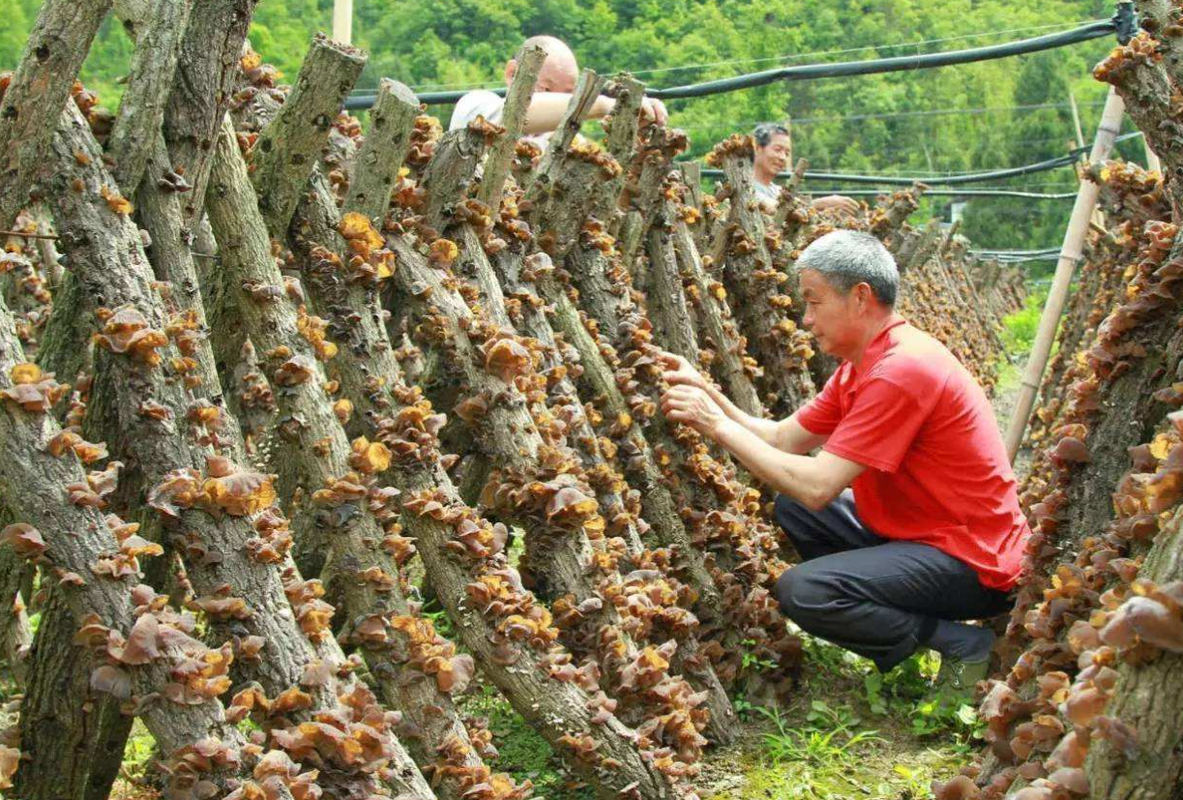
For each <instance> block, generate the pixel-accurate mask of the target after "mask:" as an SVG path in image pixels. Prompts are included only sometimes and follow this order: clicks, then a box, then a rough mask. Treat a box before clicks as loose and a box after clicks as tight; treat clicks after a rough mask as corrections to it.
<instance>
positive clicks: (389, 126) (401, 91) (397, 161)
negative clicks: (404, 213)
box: [342, 78, 419, 226]
mask: <svg viewBox="0 0 1183 800" xmlns="http://www.w3.org/2000/svg"><path fill="white" fill-rule="evenodd" d="M418 113H419V100H418V98H417V97H415V93H414V92H412V91H411V90H410V89H409V88H407V87H406V86H405V85H404V84H401V83H399V82H398V81H392V80H390V79H389V78H383V79H382V80H381V81H380V82H379V84H378V97H377V99H376V100H375V101H374V106H373V108H371V109H370V130H369V132H368V133H366V138H365V141H364V142H362V145H361V149H360V150H359V151H358V154H357V158H356V159H355V160H354V162H353V170H352V172H351V173H350V177H349V193H348V194H347V195H346V196H345V203H344V205H343V207H342V208H343V210H344V211H345V212H346V213H348V212H350V211H353V212H357V213H358V214H364V215H366V216H367V217H369V218H370V221H371V222H373V223H375V224H376V225H379V226H380V225H381V222H382V220H383V218H384V217H385V216H386V208H387V206H389V205H390V192H391V190H392V189H393V188H394V184H395V183H396V182H397V181H398V171H399V169H401V168H402V165H403V160H404V159H406V157H407V153H408V151H410V149H411V131H412V130H413V129H414V122H415V117H416V116H417V115H418Z"/></svg>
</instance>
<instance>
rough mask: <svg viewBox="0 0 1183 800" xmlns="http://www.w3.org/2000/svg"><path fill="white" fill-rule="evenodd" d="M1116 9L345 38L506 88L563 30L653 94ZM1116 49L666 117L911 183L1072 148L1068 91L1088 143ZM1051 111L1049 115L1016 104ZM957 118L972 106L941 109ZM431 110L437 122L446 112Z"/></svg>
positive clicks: (1038, 207) (675, 3) (1047, 185)
mask: <svg viewBox="0 0 1183 800" xmlns="http://www.w3.org/2000/svg"><path fill="white" fill-rule="evenodd" d="M39 5H40V0H9V2H8V6H9V9H10V10H9V13H8V16H7V18H6V20H5V23H6V24H5V26H3V28H2V29H0V69H10V68H12V67H13V66H14V65H15V64H16V63H17V61H18V60H19V58H20V52H21V48H22V47H23V43H24V40H25V37H26V35H27V31H28V30H29V29H30V28H31V27H32V25H33V23H34V20H35V17H36V12H37V8H38V7H39ZM1111 12H1112V7H1111V4H1110V3H1101V2H1098V0H1048V2H1045V3H1024V2H1019V0H956V1H955V2H952V3H938V2H935V1H934V0H827V1H826V2H824V3H817V2H810V1H809V0H762V1H761V2H755V0H587V1H586V2H576V0H451V2H447V3H442V4H441V3H422V2H419V0H355V3H354V24H353V31H354V39H355V44H357V45H359V46H360V47H363V48H365V49H366V50H367V51H368V52H369V54H370V60H369V63H368V65H367V67H366V70H365V72H364V73H363V75H362V78H361V80H360V82H359V84H358V88H359V89H373V88H374V87H375V86H376V85H377V83H378V79H379V78H380V77H383V76H387V77H392V78H396V79H398V80H401V81H403V82H405V83H407V84H409V85H411V86H412V87H415V88H417V89H420V90H429V89H440V88H465V89H466V88H474V87H478V86H498V85H501V84H502V83H503V82H504V81H503V72H504V65H505V61H506V59H508V58H510V57H511V56H512V55H513V54H514V53H515V52H516V50H517V48H518V46H519V45H520V43H521V41H522V38H523V37H524V36H528V35H532V34H539V33H549V34H554V35H557V36H560V37H563V38H565V39H566V40H567V41H568V42H570V44H571V45H572V47H573V49H574V50H575V53H576V54H577V56H578V57H579V59H580V63H581V64H583V65H585V66H589V67H592V68H593V69H596V70H597V71H599V72H601V73H604V74H611V73H614V72H616V71H617V70H622V69H624V70H630V71H632V72H633V73H635V74H636V75H637V76H638V77H639V78H641V79H642V80H644V81H646V82H648V83H650V84H652V85H656V86H671V85H680V84H686V83H693V82H696V81H701V80H708V79H713V78H723V77H729V76H733V75H737V74H740V73H745V72H754V71H757V70H763V69H769V68H773V67H776V66H781V65H785V64H793V63H810V62H824V61H842V60H861V59H872V58H877V57H886V56H898V55H903V54H912V53H924V52H937V51H943V50H952V49H959V48H965V47H977V46H982V45H986V44H993V43H997V42H1003V41H1011V40H1014V39H1017V38H1022V37H1025V36H1035V35H1039V34H1041V33H1045V32H1047V30H1046V28H1045V29H1043V30H1031V28H1033V27H1038V26H1060V28H1061V29H1062V28H1067V27H1070V26H1072V25H1074V24H1076V23H1079V22H1081V21H1084V20H1089V19H1096V18H1098V17H1101V16H1106V15H1108V14H1110V13H1111ZM331 17H332V0H268V2H266V3H261V4H259V7H258V9H257V10H256V12H255V19H254V24H253V25H252V27H251V42H252V44H253V45H254V47H255V48H256V49H257V50H258V51H259V52H260V53H262V55H263V57H264V58H265V59H267V60H268V61H270V62H272V63H274V64H275V65H276V66H277V67H278V68H279V69H280V70H281V71H282V72H283V73H284V74H285V75H286V76H287V77H288V79H292V78H294V76H295V75H296V73H297V71H298V70H299V66H300V62H301V60H302V59H303V56H304V52H305V50H306V49H307V46H308V42H309V40H310V38H311V37H312V35H313V34H314V33H315V32H316V31H318V30H328V29H329V27H330V25H331ZM991 31H993V32H995V33H994V34H993V35H989V36H978V35H973V34H981V33H984V32H991ZM1112 45H1113V42H1112V40H1109V39H1101V40H1097V41H1092V42H1088V43H1085V44H1081V45H1076V46H1073V47H1069V48H1061V49H1057V50H1052V51H1046V52H1042V53H1037V54H1032V55H1028V56H1023V57H1019V58H1011V59H1005V60H999V61H990V62H983V63H979V64H968V65H962V66H957V67H945V68H941V69H936V70H925V71H919V72H899V73H891V74H886V75H872V76H859V77H852V78H833V79H826V80H818V81H810V82H794V83H778V84H773V85H770V86H765V87H760V88H757V89H752V90H747V91H743V92H737V93H732V94H727V95H716V96H713V97H707V98H700V99H692V100H678V101H672V102H670V103H669V106H670V112H671V121H672V124H674V125H676V126H678V127H682V128H684V129H685V130H686V131H687V132H688V133H689V134H690V138H691V150H690V153H689V154H688V156H689V157H695V158H697V157H701V156H702V155H703V154H704V153H706V152H707V151H708V150H709V149H710V148H711V146H712V145H713V144H714V143H716V142H717V141H719V140H721V139H722V138H724V137H726V136H727V135H729V134H731V133H734V132H736V131H747V130H750V129H751V128H752V126H753V125H755V123H757V122H759V121H762V120H771V119H782V118H784V117H785V116H791V117H792V118H793V119H794V120H795V123H794V126H793V127H794V143H795V151H796V154H797V155H798V156H803V157H805V158H807V159H809V161H810V164H811V166H812V168H814V169H816V170H826V171H850V172H859V171H862V172H882V173H890V172H894V173H898V174H910V175H911V174H939V173H947V172H956V171H968V170H979V169H988V168H994V167H1002V166H1012V165H1018V164H1025V163H1030V162H1033V161H1039V160H1042V159H1045V158H1049V157H1052V156H1056V155H1060V154H1062V153H1063V152H1064V150H1065V148H1066V147H1067V146H1068V144H1069V143H1070V142H1073V143H1074V139H1075V126H1074V124H1073V120H1072V114H1071V111H1070V109H1069V108H1068V107H1067V101H1068V96H1069V92H1072V93H1073V94H1074V95H1075V97H1076V99H1077V101H1078V102H1079V103H1080V116H1081V123H1082V126H1083V129H1084V133H1085V138H1086V140H1087V139H1089V138H1091V135H1092V131H1093V130H1094V128H1095V125H1096V123H1097V120H1098V118H1099V116H1100V105H1101V102H1102V100H1103V99H1104V94H1105V87H1104V86H1102V85H1101V84H1099V83H1097V82H1096V81H1094V80H1093V79H1092V77H1091V76H1090V75H1089V71H1090V69H1091V67H1092V65H1093V64H1095V63H1096V62H1097V61H1098V60H1099V59H1100V58H1101V57H1102V56H1104V54H1105V53H1106V51H1107V50H1108V49H1109V48H1110V47H1112ZM130 57H131V45H130V43H129V41H128V38H127V36H126V35H125V34H124V33H123V31H122V29H121V27H120V26H119V25H118V24H117V23H116V22H115V21H114V20H108V21H107V23H106V24H105V25H104V26H103V28H102V30H101V31H100V33H99V35H98V37H97V39H96V41H95V44H94V46H93V48H92V50H91V53H90V57H89V59H88V61H87V63H86V65H85V67H84V69H83V74H82V78H83V80H84V81H85V82H86V83H87V85H88V86H89V87H90V88H92V89H94V90H97V91H98V92H99V94H100V97H101V99H102V101H103V102H104V103H105V104H106V105H108V106H110V107H113V106H114V105H115V104H117V103H118V98H119V94H120V92H121V86H120V84H119V83H118V81H119V79H120V78H121V76H123V75H124V74H125V73H126V72H127V68H128V64H129V63H130ZM1047 104H1055V105H1056V107H1054V108H1034V109H1033V108H1027V109H1017V110H1015V109H1013V107H1015V106H1042V105H1047ZM950 109H953V110H957V109H977V111H976V112H975V113H965V112H962V113H939V112H943V111H947V110H950ZM1001 109H1012V110H1001ZM432 110H433V113H436V114H438V115H439V116H440V117H441V118H442V119H444V121H445V122H446V121H447V118H448V116H449V114H450V113H451V109H450V108H449V107H435V108H433V109H432ZM932 112H938V113H932ZM1122 152H1123V153H1124V155H1125V156H1126V157H1128V158H1139V159H1140V158H1141V144H1140V143H1139V142H1137V141H1133V142H1128V143H1124V144H1123V145H1122ZM1000 185H1009V186H1012V187H1022V188H1032V189H1036V190H1047V191H1066V190H1068V191H1070V190H1072V189H1074V188H1075V186H1076V179H1075V177H1074V175H1073V174H1072V172H1071V171H1070V170H1059V171H1056V172H1050V173H1041V174H1036V175H1032V176H1028V177H1024V178H1017V179H1012V180H1009V181H1006V182H1004V183H1003V184H1000ZM816 188H830V187H821V186H817V187H816ZM950 206H951V201H950V199H949V198H937V199H933V200H928V201H926V202H925V204H924V206H923V207H922V209H921V211H920V212H919V213H918V214H917V215H916V218H917V219H918V220H921V221H923V220H924V219H925V218H927V217H929V216H933V215H937V216H941V217H944V218H948V215H949V213H950ZM1069 208H1070V204H1068V203H1063V202H1053V201H1048V202H1037V203H1030V202H1025V201H1022V200H1016V199H990V198H975V199H972V200H970V201H969V202H968V203H967V204H966V206H965V210H964V226H963V233H965V234H966V235H967V236H969V237H970V239H971V240H972V241H973V242H974V243H975V244H976V245H979V246H985V247H1002V248H1026V247H1045V246H1048V245H1049V243H1055V242H1056V241H1058V239H1059V237H1060V235H1061V233H1062V231H1063V227H1064V225H1065V224H1066V222H1067V219H1068V213H1069Z"/></svg>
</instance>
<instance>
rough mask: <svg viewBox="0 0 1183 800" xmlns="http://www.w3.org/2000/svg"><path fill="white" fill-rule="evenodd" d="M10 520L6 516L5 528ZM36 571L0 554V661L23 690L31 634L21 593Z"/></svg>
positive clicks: (8, 551) (15, 557)
mask: <svg viewBox="0 0 1183 800" xmlns="http://www.w3.org/2000/svg"><path fill="white" fill-rule="evenodd" d="M12 521H14V520H12V519H11V516H10V514H5V515H4V519H3V522H4V523H5V526H7V524H8V523H9V522H12ZM34 572H35V569H34V568H33V567H32V566H31V565H30V564H29V563H28V561H26V560H25V559H24V558H22V557H21V556H18V555H17V554H16V552H15V551H14V550H12V548H4V549H2V550H0V604H2V605H0V661H2V662H3V663H4V665H5V666H6V667H7V669H8V674H9V676H10V677H11V678H12V681H13V683H15V684H16V685H17V686H18V687H20V688H22V689H23V688H24V686H25V679H26V677H27V671H26V667H27V666H28V656H29V646H30V645H32V644H33V632H32V630H31V629H30V627H29V615H28V614H27V613H26V606H25V600H24V597H23V596H22V590H23V589H24V587H25V586H27V585H32V579H33V574H34Z"/></svg>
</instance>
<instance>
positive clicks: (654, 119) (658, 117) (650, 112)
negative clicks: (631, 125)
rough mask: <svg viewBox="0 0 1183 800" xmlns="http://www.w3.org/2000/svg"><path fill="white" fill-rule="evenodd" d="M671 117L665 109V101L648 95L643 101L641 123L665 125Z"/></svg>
mask: <svg viewBox="0 0 1183 800" xmlns="http://www.w3.org/2000/svg"><path fill="white" fill-rule="evenodd" d="M669 118H670V115H669V113H668V112H667V111H666V110H665V103H663V102H661V101H660V100H658V99H657V98H656V97H646V98H645V99H643V100H642V101H641V125H642V126H644V125H650V124H653V125H664V124H665V123H666V121H667V120H668V119H669Z"/></svg>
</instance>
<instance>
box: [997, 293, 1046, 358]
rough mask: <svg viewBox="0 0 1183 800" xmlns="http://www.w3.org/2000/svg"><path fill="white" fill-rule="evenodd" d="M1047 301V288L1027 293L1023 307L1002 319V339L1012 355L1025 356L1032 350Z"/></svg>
mask: <svg viewBox="0 0 1183 800" xmlns="http://www.w3.org/2000/svg"><path fill="white" fill-rule="evenodd" d="M1046 302H1047V289H1046V288H1044V289H1042V290H1037V291H1033V292H1031V293H1030V294H1028V295H1027V300H1026V302H1025V303H1024V305H1023V307H1022V308H1021V309H1019V310H1018V311H1016V312H1014V313H1013V314H1010V315H1008V316H1007V317H1006V318H1005V319H1004V320H1003V321H1002V324H1003V330H1002V341H1003V343H1004V344H1005V345H1006V350H1007V352H1008V353H1010V354H1011V355H1012V356H1014V357H1019V358H1025V357H1026V356H1027V354H1028V353H1030V352H1031V345H1032V344H1034V343H1035V333H1036V331H1038V330H1039V317H1040V315H1041V314H1042V313H1043V306H1044V303H1046Z"/></svg>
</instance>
